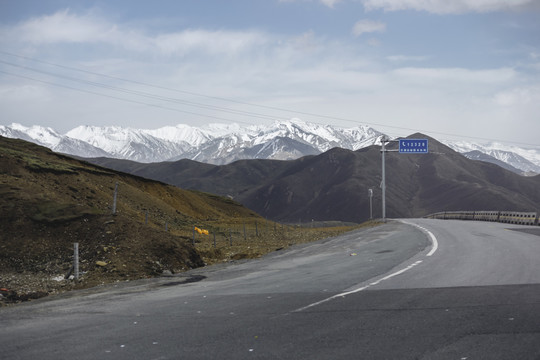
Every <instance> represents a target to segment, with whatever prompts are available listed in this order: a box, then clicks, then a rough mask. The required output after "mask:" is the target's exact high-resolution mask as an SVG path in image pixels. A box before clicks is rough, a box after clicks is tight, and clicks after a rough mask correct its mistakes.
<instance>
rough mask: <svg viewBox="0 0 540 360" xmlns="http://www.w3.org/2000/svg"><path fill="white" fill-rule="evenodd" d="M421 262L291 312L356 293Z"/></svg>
mask: <svg viewBox="0 0 540 360" xmlns="http://www.w3.org/2000/svg"><path fill="white" fill-rule="evenodd" d="M421 263H422V260H418V261H417V262H415V263H413V264H411V265H409V266H407V267H406V268H404V269H401V270H398V271H396V272H394V273H392V274H390V275H387V276H385V277H383V278H381V279H379V280H377V281H375V282H372V283H370V284H368V285H364V286H362V287H359V288H358V289H353V290H349V291H345V292H342V293H339V294H336V295H333V296H330V297H329V298H326V299H324V300H321V301H317V302H315V303H313V304H309V305H307V306H304V307H301V308H299V309H296V310H294V311H293V312H301V311H304V310H307V309H309V308H312V307H314V306H317V305H321V304H324V303H325V302H328V301H330V300H334V299H336V298H339V297H341V298H343V297H345V296H347V295H351V294H356V293H358V292H360V291H363V290H366V289H367V288H369V287H371V286H375V285H378V284H380V283H381V282H382V281H385V280H388V279H390V278H393V277H394V276H397V275H400V274H403V273H404V272H406V271H409V270H410V269H412V268H413V267H415V266H416V265H418V264H421Z"/></svg>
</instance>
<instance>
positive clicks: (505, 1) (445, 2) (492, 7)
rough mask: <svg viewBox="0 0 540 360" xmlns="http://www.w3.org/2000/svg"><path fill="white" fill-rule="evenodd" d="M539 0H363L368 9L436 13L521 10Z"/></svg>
mask: <svg viewBox="0 0 540 360" xmlns="http://www.w3.org/2000/svg"><path fill="white" fill-rule="evenodd" d="M536 1H537V0H362V2H363V4H364V6H365V8H366V10H384V11H398V10H417V11H427V12H430V13H435V14H461V13H467V12H478V13H484V12H492V11H508V10H521V9H524V8H526V7H527V6H535V2H536Z"/></svg>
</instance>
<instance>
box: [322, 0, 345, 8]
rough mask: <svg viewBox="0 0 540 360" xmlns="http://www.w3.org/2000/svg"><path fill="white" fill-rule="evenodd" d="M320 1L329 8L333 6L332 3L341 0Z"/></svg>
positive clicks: (334, 3)
mask: <svg viewBox="0 0 540 360" xmlns="http://www.w3.org/2000/svg"><path fill="white" fill-rule="evenodd" d="M320 1H321V3H323V4H324V5H326V6H328V7H329V8H333V7H334V5H336V4H337V3H339V2H341V0H320Z"/></svg>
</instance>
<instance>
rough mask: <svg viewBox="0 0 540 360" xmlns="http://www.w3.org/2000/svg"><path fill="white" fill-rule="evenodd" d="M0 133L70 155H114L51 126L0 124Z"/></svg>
mask: <svg viewBox="0 0 540 360" xmlns="http://www.w3.org/2000/svg"><path fill="white" fill-rule="evenodd" d="M0 135H2V136H5V137H10V138H16V139H22V140H26V141H30V142H33V143H36V144H39V145H42V146H45V147H48V148H49V149H51V150H53V151H56V152H59V153H64V154H69V155H76V156H81V157H101V156H105V157H111V156H112V155H111V154H110V153H108V152H106V151H104V150H102V149H100V148H98V147H95V146H92V145H90V144H89V143H87V142H85V141H81V140H78V139H73V138H70V137H68V136H65V135H61V134H59V133H57V132H56V131H55V130H53V129H51V128H46V127H42V126H37V125H34V126H31V127H26V126H23V125H21V124H15V123H14V124H11V125H10V126H0Z"/></svg>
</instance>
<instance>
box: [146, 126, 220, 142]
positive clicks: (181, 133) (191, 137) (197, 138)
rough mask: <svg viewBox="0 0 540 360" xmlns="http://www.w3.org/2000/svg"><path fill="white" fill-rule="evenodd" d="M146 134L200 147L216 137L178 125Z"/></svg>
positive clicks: (149, 131)
mask: <svg viewBox="0 0 540 360" xmlns="http://www.w3.org/2000/svg"><path fill="white" fill-rule="evenodd" d="M143 131H144V132H145V133H146V134H149V135H152V136H154V137H156V138H158V139H163V140H167V141H171V142H174V143H179V142H186V143H188V144H190V145H191V146H199V145H201V144H202V143H204V142H206V141H208V140H210V139H212V138H214V137H215V136H214V135H213V134H212V133H210V132H208V131H204V130H201V129H199V128H196V127H193V126H189V125H184V124H178V125H176V126H164V127H161V128H159V129H155V130H143Z"/></svg>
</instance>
